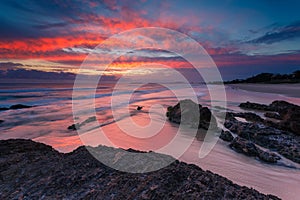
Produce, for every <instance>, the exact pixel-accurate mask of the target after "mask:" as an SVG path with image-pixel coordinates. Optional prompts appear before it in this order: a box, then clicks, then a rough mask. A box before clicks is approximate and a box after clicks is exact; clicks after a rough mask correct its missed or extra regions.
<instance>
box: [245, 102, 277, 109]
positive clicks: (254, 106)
mask: <svg viewBox="0 0 300 200" xmlns="http://www.w3.org/2000/svg"><path fill="white" fill-rule="evenodd" d="M239 107H241V108H244V109H250V110H263V111H274V110H273V109H271V108H270V107H269V106H267V105H264V104H259V103H251V102H249V101H247V102H246V103H241V104H240V105H239Z"/></svg>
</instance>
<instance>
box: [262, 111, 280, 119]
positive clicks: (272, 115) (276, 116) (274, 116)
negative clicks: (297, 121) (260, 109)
mask: <svg viewBox="0 0 300 200" xmlns="http://www.w3.org/2000/svg"><path fill="white" fill-rule="evenodd" d="M264 116H265V117H267V118H271V119H277V120H282V118H281V117H280V115H279V114H278V113H276V112H266V113H265V114H264Z"/></svg>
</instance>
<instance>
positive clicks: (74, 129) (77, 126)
mask: <svg viewBox="0 0 300 200" xmlns="http://www.w3.org/2000/svg"><path fill="white" fill-rule="evenodd" d="M96 120H97V118H96V116H92V117H89V118H87V119H86V120H84V121H83V122H82V123H76V124H72V125H71V126H69V127H68V129H69V130H73V131H76V130H79V129H80V127H81V126H84V125H86V124H88V123H91V122H94V121H96Z"/></svg>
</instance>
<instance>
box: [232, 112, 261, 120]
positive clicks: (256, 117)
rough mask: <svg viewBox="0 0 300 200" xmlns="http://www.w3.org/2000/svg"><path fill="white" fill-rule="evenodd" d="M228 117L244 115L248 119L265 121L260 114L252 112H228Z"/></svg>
mask: <svg viewBox="0 0 300 200" xmlns="http://www.w3.org/2000/svg"><path fill="white" fill-rule="evenodd" d="M227 117H242V118H244V119H245V120H247V121H251V122H263V121H264V119H263V118H261V117H260V116H259V115H257V114H255V113H252V112H244V113H242V112H239V113H233V112H228V113H227Z"/></svg>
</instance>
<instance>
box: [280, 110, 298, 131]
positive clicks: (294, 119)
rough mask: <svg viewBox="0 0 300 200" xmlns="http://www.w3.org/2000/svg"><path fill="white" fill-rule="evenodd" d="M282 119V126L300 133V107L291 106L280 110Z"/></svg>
mask: <svg viewBox="0 0 300 200" xmlns="http://www.w3.org/2000/svg"><path fill="white" fill-rule="evenodd" d="M280 116H281V117H282V121H281V122H279V124H280V127H281V128H282V129H285V130H289V131H292V132H293V133H295V134H297V135H300V107H299V106H298V107H296V106H295V107H290V108H287V109H285V110H281V111H280Z"/></svg>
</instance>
